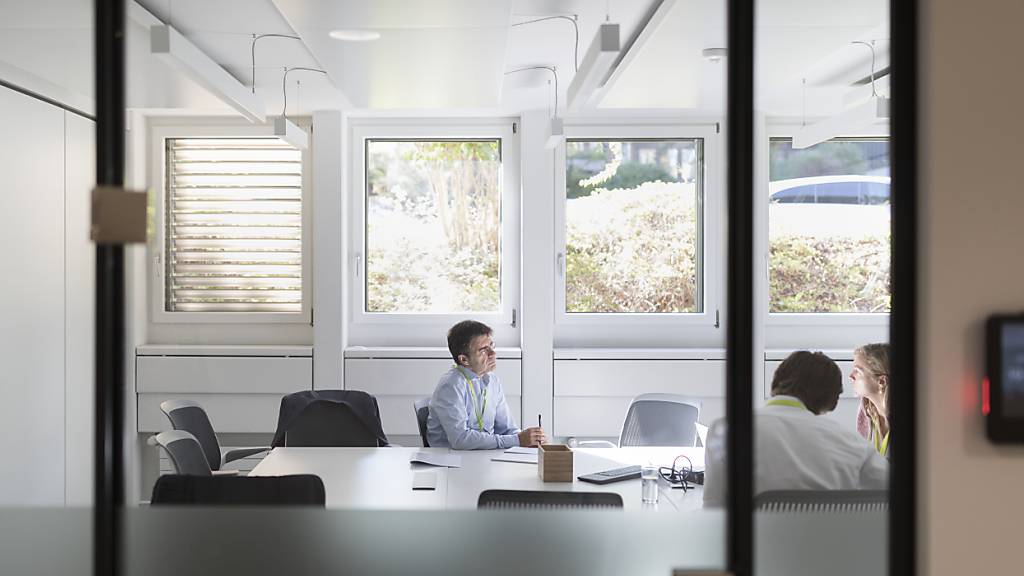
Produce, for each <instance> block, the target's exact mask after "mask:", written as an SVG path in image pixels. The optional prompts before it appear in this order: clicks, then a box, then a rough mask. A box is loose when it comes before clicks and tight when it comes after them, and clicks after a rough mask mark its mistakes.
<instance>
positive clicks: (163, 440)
mask: <svg viewBox="0 0 1024 576" xmlns="http://www.w3.org/2000/svg"><path fill="white" fill-rule="evenodd" d="M153 439H154V440H155V441H156V443H157V444H158V445H159V446H161V447H162V448H163V449H164V450H166V451H167V455H168V456H170V458H171V463H173V464H174V469H175V470H177V471H178V474H187V475H190V476H210V475H211V474H213V472H212V471H211V470H210V464H209V463H208V462H207V461H206V455H205V454H203V449H202V448H201V447H200V446H199V442H198V441H196V439H195V437H194V436H192V434H189V433H188V432H186V431H184V430H169V431H167V432H161V433H159V434H157V435H156V436H154V437H153Z"/></svg>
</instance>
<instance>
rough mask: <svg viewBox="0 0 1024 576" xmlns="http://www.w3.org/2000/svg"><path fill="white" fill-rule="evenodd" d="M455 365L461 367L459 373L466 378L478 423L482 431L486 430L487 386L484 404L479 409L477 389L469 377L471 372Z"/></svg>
mask: <svg viewBox="0 0 1024 576" xmlns="http://www.w3.org/2000/svg"><path fill="white" fill-rule="evenodd" d="M455 367H456V368H458V369H459V373H460V374H462V377H463V378H465V379H466V387H467V388H469V394H470V396H472V397H473V411H474V412H476V423H477V425H478V426H480V431H481V432H485V431H486V430H484V411H485V410H487V388H484V393H483V399H484V402H483V405H482V406H480V408H479V409H477V402H476V390H474V387H473V381H472V380H470V379H469V374H466V372H465V370H463V369H462V367H461V366H458V365H456V366H455Z"/></svg>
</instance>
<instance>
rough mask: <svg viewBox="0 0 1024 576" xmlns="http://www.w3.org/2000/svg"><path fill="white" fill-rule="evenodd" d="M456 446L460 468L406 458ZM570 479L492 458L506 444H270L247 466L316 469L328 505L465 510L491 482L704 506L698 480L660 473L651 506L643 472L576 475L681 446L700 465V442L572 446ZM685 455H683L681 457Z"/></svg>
mask: <svg viewBox="0 0 1024 576" xmlns="http://www.w3.org/2000/svg"><path fill="white" fill-rule="evenodd" d="M420 451H425V452H434V453H440V454H458V455H459V456H461V458H462V466H461V467H460V468H442V467H435V466H428V465H425V464H414V463H411V462H410V461H409V459H410V458H411V457H412V455H413V454H415V453H416V452H420ZM573 452H574V455H573V481H572V482H543V481H541V479H540V478H539V477H538V476H537V465H536V464H523V463H519V462H494V461H492V460H491V459H492V458H494V457H496V456H500V455H501V454H502V453H503V450H473V451H461V450H450V449H448V448H407V447H388V448H275V449H274V450H272V451H271V452H270V454H269V455H267V457H266V458H264V459H263V461H262V462H260V463H259V464H258V465H257V466H256V467H255V468H254V469H253V470H252V472H250V473H249V475H250V476H283V475H288V474H315V475H317V476H319V477H320V478H321V479H322V480H323V482H324V488H325V490H326V495H327V507H328V508H342V509H378V510H380V509H391V510H396V509H398V510H410V509H413V510H416V509H433V510H462V509H474V508H476V503H477V498H478V497H479V496H480V493H481V492H483V491H484V490H488V489H504V490H548V491H566V492H568V491H572V492H614V493H617V494H619V495H620V496H622V502H623V505H624V507H625V509H626V510H657V511H662V512H664V511H669V512H675V511H688V510H696V509H699V508H701V507H702V502H703V487H702V486H697V487H696V488H694V489H691V490H689V491H687V492H683V491H682V490H681V489H677V488H671V487H670V486H669V485H668V483H667V482H665V481H664V480H659V489H660V490H659V497H658V504H657V505H656V506H650V505H644V504H642V503H641V499H640V479H639V478H637V479H633V480H624V481H620V482H614V483H611V484H604V485H598V484H589V483H586V482H580V481H579V480H577V479H576V477H577V476H580V475H582V474H590V473H593V472H600V471H602V470H608V469H611V468H618V467H622V466H626V465H630V464H647V463H648V462H651V463H654V464H658V465H663V466H667V465H669V464H671V461H672V459H673V458H674V457H675V456H677V455H679V454H685V455H686V456H688V457H689V458H690V459H691V460H692V461H693V465H694V467H695V468H699V469H703V464H704V449H703V448H677V447H657V448H648V447H643V448H641V447H636V448H575V449H573ZM681 461H683V460H681ZM423 471H429V472H433V473H434V475H435V477H436V480H437V484H436V488H435V489H434V490H413V489H412V484H413V475H414V474H415V473H416V472H423Z"/></svg>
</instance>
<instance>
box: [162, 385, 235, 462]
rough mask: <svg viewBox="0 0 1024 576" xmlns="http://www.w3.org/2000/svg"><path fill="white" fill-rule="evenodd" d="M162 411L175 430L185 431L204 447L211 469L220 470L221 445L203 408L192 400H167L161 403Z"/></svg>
mask: <svg viewBox="0 0 1024 576" xmlns="http://www.w3.org/2000/svg"><path fill="white" fill-rule="evenodd" d="M160 410H162V411H163V413H164V414H166V415H167V419H168V420H170V421H171V426H172V427H173V428H174V429H175V430H184V431H186V432H188V433H189V434H191V435H192V436H195V439H196V440H197V441H199V445H200V446H202V447H203V453H204V454H206V461H207V462H209V464H210V469H211V470H220V459H221V456H220V443H219V442H218V441H217V434H216V433H215V432H214V431H213V425H212V424H210V418H209V417H207V415H206V411H205V410H203V407H202V406H200V405H199V404H198V403H196V402H193V401H191V400H167V401H165V402H161V403H160Z"/></svg>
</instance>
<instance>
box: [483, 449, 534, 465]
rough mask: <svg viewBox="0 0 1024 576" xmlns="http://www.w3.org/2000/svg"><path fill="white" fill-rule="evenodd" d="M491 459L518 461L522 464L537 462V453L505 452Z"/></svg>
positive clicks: (495, 460)
mask: <svg viewBox="0 0 1024 576" xmlns="http://www.w3.org/2000/svg"><path fill="white" fill-rule="evenodd" d="M491 461H493V462H518V463H520V464H536V463H537V453H536V452H534V453H533V454H517V453H514V452H513V453H511V454H509V453H508V452H505V453H504V454H500V455H498V456H495V457H494V458H491Z"/></svg>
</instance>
